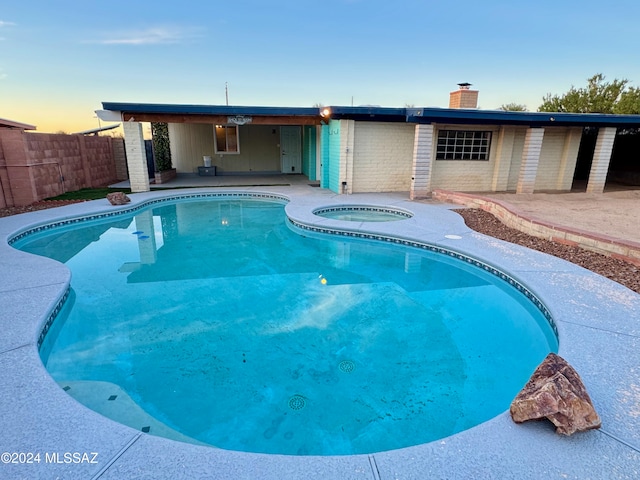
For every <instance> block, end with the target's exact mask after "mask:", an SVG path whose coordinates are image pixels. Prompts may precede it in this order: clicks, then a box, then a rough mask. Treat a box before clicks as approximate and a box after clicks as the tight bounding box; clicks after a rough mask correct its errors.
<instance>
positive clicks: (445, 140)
mask: <svg viewBox="0 0 640 480" xmlns="http://www.w3.org/2000/svg"><path fill="white" fill-rule="evenodd" d="M492 137H493V131H492V130H468V129H467V130H458V129H451V128H446V129H442V130H438V135H437V137H436V142H435V143H436V160H444V161H447V160H451V161H465V162H488V161H489V159H490V156H491V139H492Z"/></svg>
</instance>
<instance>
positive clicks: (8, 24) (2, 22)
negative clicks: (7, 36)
mask: <svg viewBox="0 0 640 480" xmlns="http://www.w3.org/2000/svg"><path fill="white" fill-rule="evenodd" d="M13 26H15V23H13V22H5V21H3V20H0V28H2V27H13Z"/></svg>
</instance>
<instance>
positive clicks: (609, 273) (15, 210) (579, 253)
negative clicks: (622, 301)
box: [0, 200, 640, 293]
mask: <svg viewBox="0 0 640 480" xmlns="http://www.w3.org/2000/svg"><path fill="white" fill-rule="evenodd" d="M81 201H83V200H46V201H40V202H36V203H34V204H32V205H29V206H27V207H10V208H0V217H7V216H9V215H17V214H19V213H25V212H33V211H36V210H43V209H45V208H53V207H60V206H63V205H68V204H70V203H78V202H81ZM455 211H456V212H457V213H459V214H460V215H461V216H462V217H463V218H464V221H465V223H466V224H467V226H468V227H469V228H471V229H473V230H475V231H477V232H480V233H483V234H485V235H490V236H492V237H495V238H499V239H500V240H505V241H507V242H511V243H515V244H518V245H522V246H525V247H528V248H531V249H533V250H538V251H540V252H544V253H548V254H550V255H554V256H556V257H559V258H562V259H564V260H567V261H569V262H573V263H575V264H577V265H580V266H582V267H584V268H586V269H588V270H591V271H593V272H595V273H598V274H600V275H602V276H604V277H607V278H610V279H611V280H613V281H615V282H618V283H621V284H622V285H624V286H626V287H627V288H629V289H631V290H633V291H635V292H638V293H640V267H637V266H635V265H633V264H631V263H628V262H624V261H622V260H617V259H615V258H611V257H607V256H605V255H601V254H599V253H595V252H590V251H588V250H584V249H582V248H579V247H571V246H568V245H562V244H560V243H555V242H551V241H549V240H544V239H542V238H537V237H532V236H531V235H527V234H525V233H522V232H520V231H518V230H515V229H513V228H509V227H507V226H506V225H504V224H503V223H502V222H500V220H498V219H497V218H495V217H494V216H493V215H491V214H490V213H488V212H485V211H484V210H479V209H473V208H465V209H458V210H455Z"/></svg>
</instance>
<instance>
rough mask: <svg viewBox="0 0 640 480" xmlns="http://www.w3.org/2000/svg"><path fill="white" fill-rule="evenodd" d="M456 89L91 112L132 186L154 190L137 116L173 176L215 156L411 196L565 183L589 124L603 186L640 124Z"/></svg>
mask: <svg viewBox="0 0 640 480" xmlns="http://www.w3.org/2000/svg"><path fill="white" fill-rule="evenodd" d="M461 85H462V86H461V88H460V90H456V91H454V92H451V94H450V108H383V107H375V106H374V107H372V106H359V107H344V106H328V107H317V108H316V107H313V108H303V107H300V108H292V107H259V106H255V107H252V106H228V105H224V106H220V105H211V106H206V105H172V104H164V105H163V104H138V103H112V102H104V103H103V110H100V111H98V112H97V113H98V115H99V116H100V118H101V119H103V120H111V121H121V122H123V125H124V132H125V144H126V150H127V162H128V168H129V176H130V180H131V187H132V190H133V191H147V190H148V189H149V179H148V175H147V169H146V163H145V158H144V144H143V134H142V127H141V123H142V122H161V123H167V125H168V131H169V139H170V148H171V156H172V161H173V166H174V167H175V168H176V169H177V171H178V173H198V172H199V167H202V166H203V162H204V160H205V157H211V159H212V160H211V161H212V164H213V166H214V167H215V172H216V175H252V174H262V175H264V174H276V173H278V174H283V173H285V174H303V175H306V176H308V178H309V179H310V180H317V181H320V186H321V187H324V188H328V189H331V190H332V191H334V192H336V193H347V194H348V193H358V192H410V198H425V197H429V196H430V194H431V192H432V191H433V190H435V189H450V190H457V191H473V192H502V191H515V192H518V193H532V192H534V191H548V192H564V191H569V190H571V187H572V182H573V180H574V174H575V172H576V171H577V169H578V168H579V167H580V165H578V163H579V162H578V160H579V152H580V149H581V141H582V140H583V137H584V132H585V131H590V132H592V135H593V134H595V135H596V136H595V137H594V138H595V146H594V145H592V151H591V152H588V155H587V157H588V162H589V163H590V165H587V167H588V168H587V170H588V175H587V176H588V178H586V180H587V182H586V190H587V192H596V193H597V192H602V191H603V189H604V186H605V182H606V179H607V174H608V173H609V170H610V163H611V158H612V152H613V149H614V142H615V140H616V133H617V132H618V131H629V130H632V131H633V129H637V128H639V127H640V115H606V114H573V113H542V112H512V111H493V110H480V109H477V108H475V105H476V103H477V94H478V92H477V91H476V90H470V89H469V88H468V85H467V84H461ZM207 160H208V159H207ZM637 160H638V162H637V163H640V158H638V159H637ZM582 168H584V166H582Z"/></svg>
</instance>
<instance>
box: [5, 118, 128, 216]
mask: <svg viewBox="0 0 640 480" xmlns="http://www.w3.org/2000/svg"><path fill="white" fill-rule="evenodd" d="M0 151H2V163H0V180H1V181H2V183H0V188H1V190H0V192H1V193H2V197H3V199H2V201H0V205H2V204H4V206H23V205H30V204H31V203H33V202H36V201H38V200H42V199H43V198H47V197H53V196H56V195H60V194H62V193H64V192H69V191H74V190H79V189H81V188H87V187H96V186H101V185H106V184H108V183H109V182H111V181H114V180H115V179H116V170H115V162H114V156H113V149H112V147H111V138H110V137H85V136H83V135H66V134H49V133H33V132H24V131H21V130H15V129H0Z"/></svg>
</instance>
